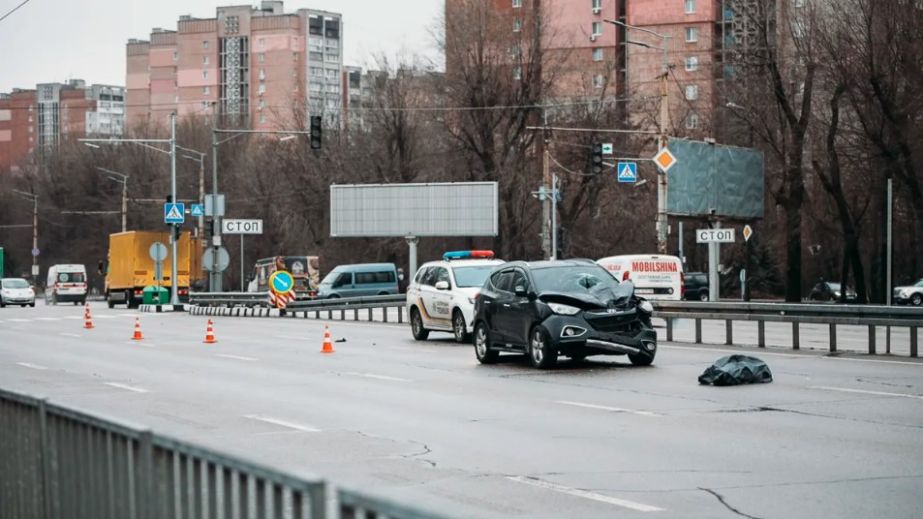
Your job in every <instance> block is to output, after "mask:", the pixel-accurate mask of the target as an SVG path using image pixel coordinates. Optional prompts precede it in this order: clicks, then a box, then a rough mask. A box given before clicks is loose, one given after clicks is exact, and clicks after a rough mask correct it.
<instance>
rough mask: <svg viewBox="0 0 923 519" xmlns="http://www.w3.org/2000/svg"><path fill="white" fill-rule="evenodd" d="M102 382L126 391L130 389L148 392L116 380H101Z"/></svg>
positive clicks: (137, 391) (135, 391)
mask: <svg viewBox="0 0 923 519" xmlns="http://www.w3.org/2000/svg"><path fill="white" fill-rule="evenodd" d="M103 383H104V384H105V385H107V386H110V387H115V388H118V389H124V390H126V391H132V392H134V393H147V392H148V391H147V389H144V388H140V387H135V386H129V385H128V384H120V383H118V382H103Z"/></svg>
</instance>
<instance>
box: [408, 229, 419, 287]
mask: <svg viewBox="0 0 923 519" xmlns="http://www.w3.org/2000/svg"><path fill="white" fill-rule="evenodd" d="M404 239H405V240H407V247H408V248H409V250H408V256H409V258H408V259H409V260H410V261H409V263H410V265H409V267H410V271H409V272H407V275H406V276H405V279H408V280H411V279H413V277H414V276H416V275H417V243H418V242H419V241H420V239H419V238H417V237H416V236H407V237H406V238H404Z"/></svg>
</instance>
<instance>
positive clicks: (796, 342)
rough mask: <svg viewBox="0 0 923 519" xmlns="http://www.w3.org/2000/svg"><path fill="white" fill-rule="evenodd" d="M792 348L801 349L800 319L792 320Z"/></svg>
mask: <svg viewBox="0 0 923 519" xmlns="http://www.w3.org/2000/svg"><path fill="white" fill-rule="evenodd" d="M792 349H793V350H800V349H801V330H800V329H799V326H798V321H793V322H792Z"/></svg>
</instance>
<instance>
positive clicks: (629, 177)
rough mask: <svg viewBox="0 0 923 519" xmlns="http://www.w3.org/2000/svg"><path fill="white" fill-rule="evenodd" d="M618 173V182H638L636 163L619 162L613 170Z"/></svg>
mask: <svg viewBox="0 0 923 519" xmlns="http://www.w3.org/2000/svg"><path fill="white" fill-rule="evenodd" d="M615 170H616V171H617V172H618V180H619V182H637V181H638V163H637V162H619V163H618V167H616V168H615Z"/></svg>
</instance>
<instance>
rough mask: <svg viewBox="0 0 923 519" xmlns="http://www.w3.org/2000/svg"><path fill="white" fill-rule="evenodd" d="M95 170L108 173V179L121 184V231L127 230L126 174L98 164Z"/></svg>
mask: <svg viewBox="0 0 923 519" xmlns="http://www.w3.org/2000/svg"><path fill="white" fill-rule="evenodd" d="M96 170H97V171H100V172H103V173H105V174H107V175H109V180H112V181H115V182H118V183H119V184H122V232H125V231H127V230H128V175H125V174H122V173H119V172H118V171H112V170H111V169H106V168H101V167H99V166H97V167H96Z"/></svg>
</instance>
